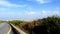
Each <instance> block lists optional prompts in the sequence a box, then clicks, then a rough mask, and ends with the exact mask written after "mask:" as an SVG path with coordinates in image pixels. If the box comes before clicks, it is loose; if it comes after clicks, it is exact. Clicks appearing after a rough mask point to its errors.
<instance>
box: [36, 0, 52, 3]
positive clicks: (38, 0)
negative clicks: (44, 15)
mask: <svg viewBox="0 0 60 34" xmlns="http://www.w3.org/2000/svg"><path fill="white" fill-rule="evenodd" d="M36 1H37V2H38V3H40V4H44V3H49V2H51V0H36Z"/></svg>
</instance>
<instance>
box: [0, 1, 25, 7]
mask: <svg viewBox="0 0 60 34" xmlns="http://www.w3.org/2000/svg"><path fill="white" fill-rule="evenodd" d="M0 6H5V7H25V6H26V5H18V4H12V3H10V2H8V1H6V0H0Z"/></svg>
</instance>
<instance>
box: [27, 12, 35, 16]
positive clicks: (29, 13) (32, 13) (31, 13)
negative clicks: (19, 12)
mask: <svg viewBox="0 0 60 34" xmlns="http://www.w3.org/2000/svg"><path fill="white" fill-rule="evenodd" d="M27 14H28V15H34V14H36V12H33V11H31V12H27Z"/></svg>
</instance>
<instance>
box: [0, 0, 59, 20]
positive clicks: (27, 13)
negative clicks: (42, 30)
mask: <svg viewBox="0 0 60 34" xmlns="http://www.w3.org/2000/svg"><path fill="white" fill-rule="evenodd" d="M52 15H59V16H60V0H0V20H15V19H17V20H34V19H39V18H44V17H47V16H52Z"/></svg>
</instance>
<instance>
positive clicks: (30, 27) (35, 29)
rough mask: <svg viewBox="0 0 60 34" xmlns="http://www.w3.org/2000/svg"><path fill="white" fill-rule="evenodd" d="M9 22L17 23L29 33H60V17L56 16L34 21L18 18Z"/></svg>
mask: <svg viewBox="0 0 60 34" xmlns="http://www.w3.org/2000/svg"><path fill="white" fill-rule="evenodd" d="M9 22H10V23H13V24H14V25H17V27H19V28H20V29H22V30H23V31H25V32H27V34H60V17H56V16H51V17H47V18H43V19H38V20H34V21H32V22H26V21H18V20H14V21H9Z"/></svg>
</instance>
